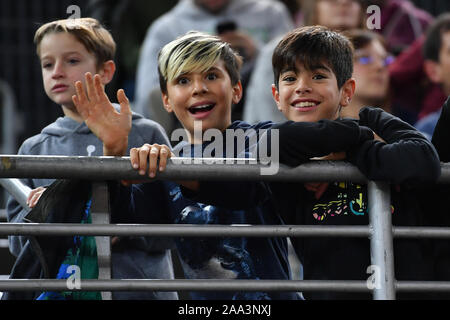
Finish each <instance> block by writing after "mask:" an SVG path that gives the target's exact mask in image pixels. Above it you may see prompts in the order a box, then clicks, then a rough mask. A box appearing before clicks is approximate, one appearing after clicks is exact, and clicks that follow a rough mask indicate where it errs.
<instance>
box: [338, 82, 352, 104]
mask: <svg viewBox="0 0 450 320" xmlns="http://www.w3.org/2000/svg"><path fill="white" fill-rule="evenodd" d="M355 88H356V81H355V79H353V78H350V79H348V80H347V81H346V82H345V83H344V85H343V86H342V88H341V100H340V101H339V105H340V106H341V107H346V106H348V105H349V104H350V102H351V101H352V98H353V95H354V94H355Z"/></svg>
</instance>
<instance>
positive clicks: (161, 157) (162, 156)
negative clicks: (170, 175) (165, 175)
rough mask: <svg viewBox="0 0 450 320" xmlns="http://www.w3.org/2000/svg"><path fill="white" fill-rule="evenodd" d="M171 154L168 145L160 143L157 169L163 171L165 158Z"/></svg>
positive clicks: (165, 162) (165, 163)
mask: <svg viewBox="0 0 450 320" xmlns="http://www.w3.org/2000/svg"><path fill="white" fill-rule="evenodd" d="M171 156H172V153H171V152H170V149H169V147H168V146H165V145H162V146H161V149H160V151H159V171H164V169H166V165H167V159H168V158H170V157H171Z"/></svg>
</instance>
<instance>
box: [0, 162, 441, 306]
mask: <svg viewBox="0 0 450 320" xmlns="http://www.w3.org/2000/svg"><path fill="white" fill-rule="evenodd" d="M176 160H177V159H176V158H174V159H172V160H171V161H169V163H168V165H167V168H166V170H165V171H164V172H162V173H159V174H158V178H159V179H173V180H175V179H176V180H180V179H181V180H188V179H198V180H206V179H209V180H234V181H242V180H264V181H298V182H308V181H352V182H357V183H367V184H368V204H369V210H368V212H369V225H368V226H299V225H258V226H256V225H242V226H236V225H233V226H224V225H167V224H165V225H143V224H133V225H130V224H107V221H104V224H91V225H86V224H83V225H81V224H66V223H64V224H22V223H0V235H35V236H36V235H48V236H56V235H90V236H99V237H111V236H124V235H127V236H157V237H169V236H182V237H198V236H202V237H221V236H225V237H242V236H246V237H263V236H264V237H331V236H332V237H361V238H369V239H370V250H371V263H372V265H376V266H378V267H379V269H380V274H381V283H380V285H379V286H376V287H374V288H372V289H370V288H369V287H368V285H367V281H350V280H348V281H336V280H327V281H325V280H217V279H213V280H177V279H175V280H155V279H142V280H111V279H110V273H109V274H106V275H105V276H103V278H100V279H98V280H82V282H81V283H82V285H81V288H82V289H73V290H83V291H104V292H106V293H107V292H109V291H115V290H118V291H130V290H137V291H139V290H155V291H192V290H206V291H208V290H209V291H218V290H223V291H225V290H228V291H230V290H240V291H242V290H243V288H245V289H244V290H246V291H260V290H264V291H307V290H308V291H341V292H350V291H355V292H372V293H373V298H374V299H376V300H381V299H395V294H396V292H411V291H415V292H429V291H434V292H436V291H438V292H442V291H450V282H441V281H397V280H395V277H394V263H393V259H394V252H393V238H450V228H444V227H401V226H392V222H391V209H390V188H389V185H388V184H387V183H383V182H374V181H367V179H366V178H365V177H364V175H362V174H361V172H360V171H359V170H358V169H357V168H356V167H354V166H352V165H351V164H349V163H346V162H331V161H316V162H311V163H307V164H304V165H301V166H299V167H296V168H288V167H286V166H282V165H280V168H279V171H278V173H277V174H275V175H260V170H261V168H262V167H264V166H263V165H260V164H252V163H247V164H242V163H239V162H237V161H236V162H235V163H232V162H230V163H225V164H211V162H210V161H209V162H208V164H207V165H206V164H204V163H195V162H194V163H193V164H187V165H175V164H174V163H172V162H174V161H176ZM197 160H200V162H202V160H201V159H197ZM209 160H210V159H209ZM49 168H51V170H49ZM23 177H28V178H68V179H71V178H74V179H75V178H76V179H89V180H93V181H104V180H117V179H142V176H140V175H138V173H137V172H136V171H135V170H133V169H132V167H131V165H130V162H129V158H127V157H123V158H116V157H66V156H15V155H14V156H7V155H4V156H0V178H23ZM438 183H444V184H447V183H450V164H447V163H444V164H442V174H441V177H440V178H439V180H438ZM95 185H97V186H100V188H104V187H101V185H102V184H97V183H96V184H95ZM95 190H97V191H95ZM97 192H98V188H94V195H93V199H96V197H98V195H99V194H100V197H103V198H104V194H105V193H106V191H105V189H103V191H100V193H99V194H98V193H97ZM93 201H94V200H93ZM100 202H102V203H105V201H104V200H102V201H100ZM104 209H105V208H104V207H103V206H102V205H100V206H99V207H96V210H92V211H93V212H92V214H93V215H94V214H96V213H97V211H100V212H102V213H103V214H104V213H105V210H104ZM98 243H99V242H97V244H98ZM106 243H108V244H109V242H108V241H106ZM103 244H105V242H104V241H103ZM105 248H106V249H105ZM103 249H104V250H106V251H105V252H107V254H106V255H108V254H110V251H108V250H110V247H108V245H106V246H105V245H103ZM103 249H101V250H103ZM98 250H99V251H100V249H98ZM109 259H110V258H109ZM105 261H106V264H105V265H104V266H106V268H108V263H109V262H108V261H109V260H108V257H106V260H105ZM44 289H45V290H59V291H61V290H68V288H67V284H66V281H65V280H48V279H45V280H44V279H29V280H26V281H24V280H0V291H13V290H44ZM104 298H106V299H109V298H110V296H109V298H108V296H104Z"/></svg>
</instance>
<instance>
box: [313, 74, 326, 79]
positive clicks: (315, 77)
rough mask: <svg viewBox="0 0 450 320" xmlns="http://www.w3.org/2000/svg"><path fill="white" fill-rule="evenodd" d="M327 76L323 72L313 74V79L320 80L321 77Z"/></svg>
mask: <svg viewBox="0 0 450 320" xmlns="http://www.w3.org/2000/svg"><path fill="white" fill-rule="evenodd" d="M326 78H327V77H326V76H324V75H323V74H315V75H314V76H313V80H322V79H326Z"/></svg>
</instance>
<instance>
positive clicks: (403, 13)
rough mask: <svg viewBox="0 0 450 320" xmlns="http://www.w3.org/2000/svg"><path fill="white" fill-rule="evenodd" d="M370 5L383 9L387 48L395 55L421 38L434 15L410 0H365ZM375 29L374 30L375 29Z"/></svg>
mask: <svg viewBox="0 0 450 320" xmlns="http://www.w3.org/2000/svg"><path fill="white" fill-rule="evenodd" d="M364 2H366V4H367V5H368V6H370V5H377V6H379V7H380V9H381V29H379V30H377V29H375V30H376V31H377V32H379V33H380V34H382V35H383V38H384V39H385V41H386V44H387V48H388V50H389V51H390V52H392V53H393V54H395V55H398V54H400V53H401V52H402V51H403V50H405V49H406V48H407V47H408V46H410V45H411V44H412V43H413V42H414V41H415V40H416V39H418V38H420V37H421V36H422V34H423V33H424V32H425V30H426V28H427V27H428V25H429V24H430V23H431V21H432V20H433V16H432V15H431V14H429V13H428V12H426V11H425V10H422V9H419V8H417V7H416V6H414V4H413V3H412V2H411V1H410V0H364ZM375 30H374V31H375Z"/></svg>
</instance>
